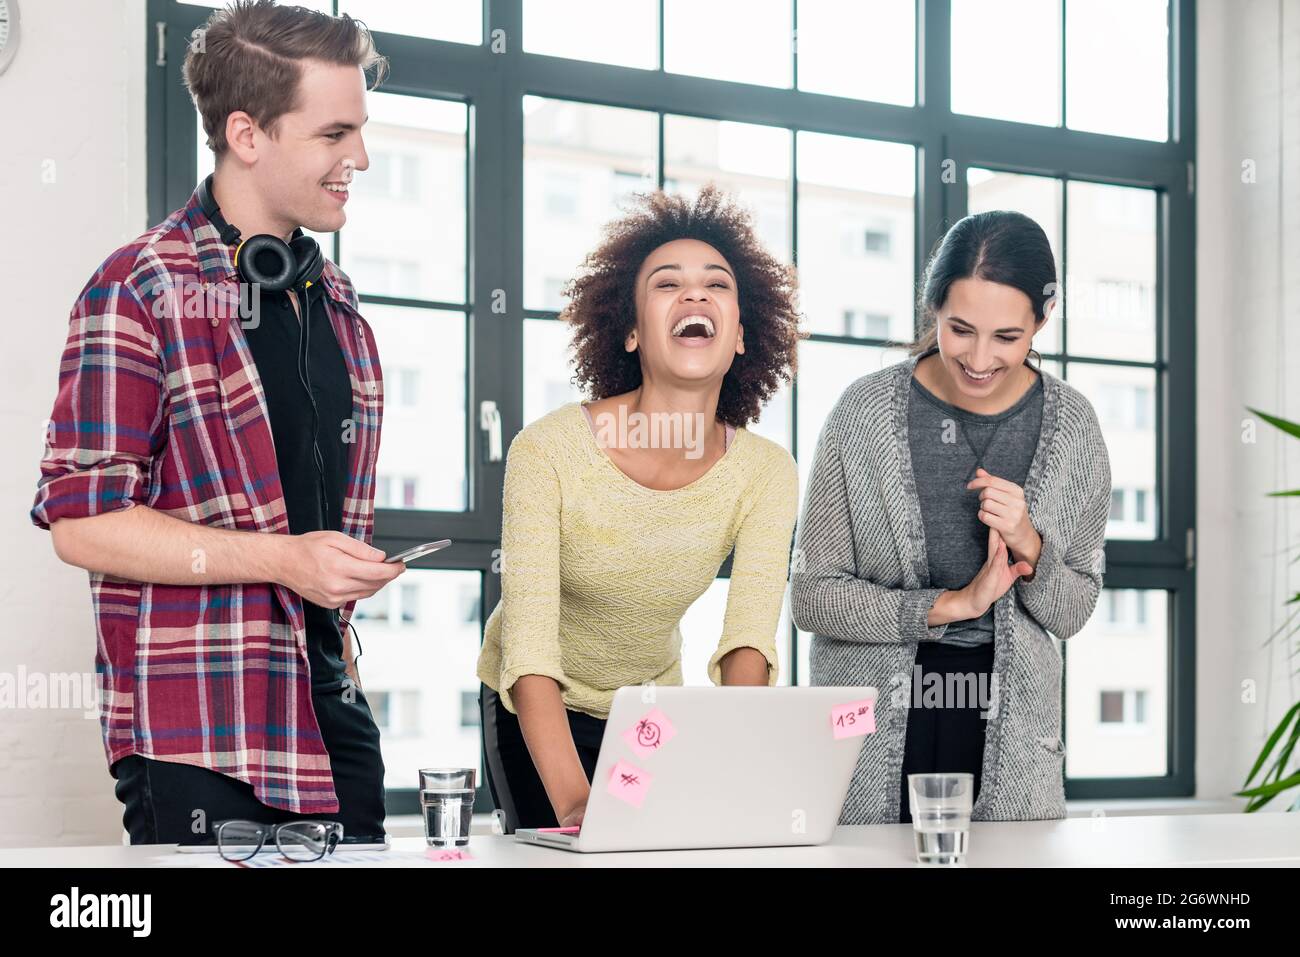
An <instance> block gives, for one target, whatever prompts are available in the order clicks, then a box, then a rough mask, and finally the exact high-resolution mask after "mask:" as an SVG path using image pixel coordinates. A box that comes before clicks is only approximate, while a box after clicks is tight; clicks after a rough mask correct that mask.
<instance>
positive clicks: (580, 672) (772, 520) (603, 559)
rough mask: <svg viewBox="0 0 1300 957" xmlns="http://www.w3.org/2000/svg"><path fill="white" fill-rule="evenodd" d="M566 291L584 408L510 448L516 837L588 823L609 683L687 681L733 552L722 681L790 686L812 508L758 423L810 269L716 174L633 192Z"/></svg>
mask: <svg viewBox="0 0 1300 957" xmlns="http://www.w3.org/2000/svg"><path fill="white" fill-rule="evenodd" d="M565 295H566V298H567V299H568V301H569V304H568V307H567V308H566V309H565V311H564V313H563V314H562V316H561V318H562V319H563V320H564V321H567V322H568V323H569V324H570V326H571V327H572V330H573V351H574V355H575V359H576V362H575V367H576V376H575V379H576V381H577V382H578V383H579V384H580V385H581V386H582V387H583V388H584V390H585V391H586V393H587V394H588V395H589V396H590V401H588V402H572V403H569V404H567V405H564V406H562V407H560V408H558V409H556V410H554V411H552V412H551V413H549V414H548V415H545V416H543V417H542V418H541V419H539V420H537V421H535V422H533V423H532V424H530V425H529V426H527V427H526V428H525V429H523V431H521V432H520V433H519V434H518V435H517V436H516V437H515V439H514V441H513V442H512V443H511V445H510V451H509V454H508V456H507V460H506V475H505V494H504V503H503V505H504V509H503V516H502V530H501V544H502V558H501V595H502V597H501V602H500V603H499V604H498V605H497V607H496V609H495V610H494V611H493V612H492V615H491V616H490V617H489V619H488V622H487V625H486V628H485V634H484V640H483V650H482V652H481V654H480V657H479V660H478V676H479V678H480V679H481V680H482V682H483V687H482V689H481V695H480V708H481V712H482V714H481V716H482V728H483V741H484V750H485V753H486V756H487V766H488V767H487V769H488V784H489V786H490V788H491V790H492V796H493V799H494V800H495V801H496V806H497V807H498V808H500V809H501V810H502V811H503V813H504V815H505V829H506V831H507V833H513V832H514V831H515V829H516V828H519V827H554V826H557V825H559V826H574V825H579V824H581V822H582V818H583V815H584V813H585V809H586V804H587V797H588V794H589V792H590V789H591V783H590V782H591V777H592V775H593V774H594V773H595V767H596V758H597V756H598V753H599V749H600V743H601V738H602V736H603V734H604V726H605V720H606V719H607V717H608V715H609V709H610V704H611V701H612V699H613V696H614V692H615V691H616V690H617V689H618V688H620V687H623V686H626V685H680V684H681V683H682V668H681V646H682V635H681V631H680V628H679V624H680V622H681V619H682V615H683V614H684V613H685V612H686V610H687V609H688V608H689V607H690V606H691V604H692V603H694V602H695V600H696V599H697V598H699V597H700V596H701V595H702V594H704V592H705V590H706V589H707V588H708V587H709V585H710V584H712V582H713V580H714V578H715V577H716V576H717V573H718V569H719V567H720V566H721V565H722V564H723V562H724V561H725V560H726V558H727V556H728V555H733V552H734V555H733V560H732V570H731V578H730V582H729V585H728V594H727V607H726V616H725V619H724V621H723V626H722V634H721V635H720V637H719V641H718V646H717V649H716V651H715V652H714V653H713V654H712V656H711V658H710V659H709V665H708V672H709V677H710V679H711V680H712V681H713V683H714V684H722V685H774V684H776V682H777V677H778V673H777V672H778V662H777V653H776V644H775V636H776V632H777V627H778V619H779V617H780V613H781V601H782V597H783V594H784V591H785V584H786V574H787V570H788V567H789V559H790V546H791V538H792V534H793V529H794V522H795V515H796V512H797V511H798V492H799V490H798V473H797V471H796V468H795V463H794V460H793V459H792V458H791V456H790V453H789V452H787V451H786V450H785V449H783V448H781V447H780V446H779V445H777V444H776V443H774V442H772V441H770V440H768V439H765V438H763V437H761V436H758V435H756V434H755V433H753V432H751V431H749V430H748V429H747V428H746V426H747V425H749V424H750V423H752V422H754V421H756V420H757V419H758V416H759V412H760V410H761V409H762V408H763V405H764V403H765V402H766V401H767V400H768V398H770V397H771V396H772V394H773V393H774V392H775V391H776V389H777V388H779V386H780V383H781V382H782V381H787V382H788V381H790V379H791V377H792V375H793V373H794V369H795V358H796V348H797V345H798V341H799V339H800V337H801V333H800V331H799V315H798V313H797V312H796V293H795V279H794V273H793V270H792V269H791V268H790V267H788V266H785V265H783V264H782V263H780V262H779V261H778V260H777V259H775V258H774V257H773V256H772V255H771V254H770V253H769V252H768V251H767V250H766V249H765V248H764V247H763V246H762V244H761V243H760V242H759V241H758V239H757V238H756V236H755V233H754V227H753V223H752V220H751V218H750V215H749V213H748V212H747V211H746V210H745V209H743V208H742V207H740V206H738V205H736V204H735V203H734V202H733V201H732V200H731V199H730V198H729V197H728V196H727V195H726V194H725V193H723V192H722V191H720V190H719V189H717V188H716V187H714V186H713V185H711V184H710V185H709V186H706V187H705V188H704V189H703V190H701V192H700V193H699V195H698V197H696V198H695V199H694V200H690V199H687V198H684V197H681V196H676V195H668V194H665V193H662V192H655V193H652V194H648V195H642V196H639V197H638V198H637V203H636V205H635V206H634V207H633V208H632V209H631V210H630V211H628V212H627V214H626V215H624V216H623V217H622V218H621V219H618V220H617V221H615V222H613V223H611V224H610V225H609V226H608V227H607V228H606V231H605V234H604V237H603V240H602V242H601V243H600V245H599V246H598V247H597V248H596V250H595V251H594V252H592V253H591V254H590V255H589V256H588V257H587V259H586V261H585V263H584V264H583V268H582V269H581V271H580V273H579V275H578V276H577V277H576V278H575V279H573V280H572V281H571V282H570V283H569V284H568V286H567V288H566V289H565Z"/></svg>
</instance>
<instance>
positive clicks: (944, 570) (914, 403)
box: [907, 375, 1043, 647]
mask: <svg viewBox="0 0 1300 957" xmlns="http://www.w3.org/2000/svg"><path fill="white" fill-rule="evenodd" d="M1042 424H1043V378H1042V376H1041V375H1040V376H1037V377H1036V378H1035V379H1034V384H1033V385H1032V386H1031V387H1030V388H1029V389H1028V391H1026V392H1025V394H1024V395H1023V396H1021V397H1020V399H1019V401H1017V402H1016V404H1015V405H1013V406H1012V407H1011V408H1009V409H1007V410H1005V411H1003V412H999V413H997V414H996V415H981V414H979V413H976V412H967V411H966V410H965V409H960V408H958V407H957V406H955V405H951V404H950V403H948V402H945V401H943V400H942V399H940V398H939V397H938V396H937V395H935V394H934V393H933V392H931V391H930V390H929V389H927V388H926V387H925V386H923V385H921V383H920V382H918V381H917V380H916V377H915V375H914V376H913V377H912V396H911V401H910V402H908V409H907V433H908V445H909V447H910V448H911V453H912V474H913V475H914V476H915V477H916V490H917V494H918V496H919V497H920V500H921V518H922V521H923V524H924V525H925V552H926V558H927V560H928V561H929V565H930V587H932V588H951V589H958V588H964V587H966V586H967V585H968V584H970V581H971V579H973V578H974V577H975V576H976V574H978V573H979V570H980V567H981V566H982V565H983V564H984V562H985V560H986V558H987V557H988V547H989V527H988V526H987V525H985V524H984V523H983V522H981V521H980V520H979V515H978V513H979V501H980V490H979V489H978V488H975V489H967V488H966V483H967V482H969V481H970V480H971V479H973V478H974V477H975V468H976V466H977V465H979V466H981V467H983V468H984V469H985V470H987V471H988V472H990V473H991V474H993V475H995V476H997V477H998V478H1004V479H1006V480H1007V481H1010V482H1015V483H1016V484H1017V485H1019V486H1021V487H1022V488H1023V487H1024V484H1025V479H1026V477H1027V476H1028V475H1029V465H1030V462H1032V461H1033V458H1034V450H1035V449H1037V448H1038V436H1039V433H1040V432H1041V430H1042ZM972 446H973V448H972ZM977 453H978V455H979V458H978V459H977V457H976V456H977ZM939 640H940V641H941V642H946V643H947V644H952V645H961V646H963V647H972V646H975V645H980V644H984V643H985V642H989V641H992V640H993V609H992V608H989V610H988V611H986V612H985V613H984V614H983V616H981V617H980V618H970V619H966V620H965V621H954V622H952V623H950V624H949V625H948V628H947V630H946V631H945V632H944V635H943V637H942V638H941V639H939Z"/></svg>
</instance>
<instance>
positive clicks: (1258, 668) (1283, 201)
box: [1196, 0, 1300, 810]
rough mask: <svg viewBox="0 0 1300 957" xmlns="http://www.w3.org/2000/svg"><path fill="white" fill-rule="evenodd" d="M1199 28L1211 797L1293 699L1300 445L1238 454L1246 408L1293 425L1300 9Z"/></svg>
mask: <svg viewBox="0 0 1300 957" xmlns="http://www.w3.org/2000/svg"><path fill="white" fill-rule="evenodd" d="M1197 17H1198V24H1197V29H1198V37H1199V39H1198V74H1199V75H1198V85H1199V88H1200V93H1199V95H1200V109H1199V112H1198V122H1199V130H1198V131H1197V137H1198V143H1199V148H1198V161H1197V176H1196V180H1197V222H1198V229H1197V233H1198V235H1197V316H1196V327H1197V357H1198V358H1197V386H1198V388H1197V392H1198V398H1197V407H1196V411H1197V417H1198V432H1199V438H1198V449H1197V468H1198V474H1199V485H1198V500H1199V504H1198V509H1197V511H1198V518H1197V524H1198V527H1199V535H1198V538H1199V543H1198V549H1197V551H1198V561H1197V572H1198V578H1197V581H1198V589H1199V593H1198V602H1197V605H1198V607H1197V639H1198V641H1197V645H1198V651H1197V654H1198V660H1197V669H1196V670H1197V687H1196V694H1197V718H1198V729H1197V734H1198V741H1197V749H1196V750H1197V793H1198V796H1201V797H1207V798H1214V797H1226V796H1228V795H1230V794H1231V792H1232V791H1234V790H1237V789H1238V788H1240V787H1241V785H1242V783H1243V782H1244V781H1245V777H1246V773H1247V772H1248V771H1249V770H1250V767H1251V765H1252V764H1253V762H1254V758H1255V755H1256V754H1257V753H1258V752H1259V749H1260V746H1261V745H1262V744H1263V742H1264V740H1265V739H1266V738H1267V736H1268V733H1269V732H1270V731H1271V730H1272V729H1273V727H1274V726H1275V725H1276V724H1277V722H1278V721H1280V720H1281V718H1282V715H1283V714H1284V713H1285V712H1286V710H1287V708H1288V707H1290V705H1291V704H1293V703H1294V702H1295V701H1296V700H1297V699H1298V698H1300V680H1297V679H1296V678H1295V677H1292V674H1291V673H1292V672H1293V671H1295V670H1296V669H1297V668H1300V658H1296V657H1293V658H1291V659H1290V660H1289V661H1288V660H1287V658H1286V652H1287V648H1288V646H1287V644H1284V643H1281V642H1279V641H1274V642H1273V643H1272V644H1267V645H1266V639H1267V638H1268V636H1269V634H1270V633H1272V632H1273V631H1274V630H1275V629H1276V628H1278V627H1279V626H1280V625H1281V624H1282V621H1283V617H1284V609H1283V606H1282V602H1283V601H1284V599H1285V598H1286V597H1289V596H1290V595H1293V594H1295V593H1296V591H1297V590H1298V589H1300V585H1298V584H1297V583H1298V582H1300V574H1297V571H1298V570H1300V568H1298V566H1296V565H1291V566H1289V568H1288V566H1287V564H1286V561H1287V559H1289V558H1294V557H1295V555H1296V554H1298V553H1300V551H1297V547H1298V546H1300V512H1298V511H1297V509H1298V508H1300V501H1297V500H1296V499H1291V500H1290V501H1287V500H1284V499H1268V498H1266V497H1265V495H1266V493H1267V492H1269V491H1274V490H1278V489H1283V488H1287V489H1293V488H1296V487H1300V441H1297V440H1295V439H1292V438H1289V437H1282V436H1281V433H1279V432H1277V431H1276V430H1275V429H1273V428H1272V427H1271V426H1268V425H1266V424H1264V423H1263V422H1262V421H1261V422H1259V423H1258V425H1259V429H1258V437H1257V441H1256V442H1255V443H1254V444H1245V443H1243V442H1242V434H1243V426H1242V422H1243V419H1246V418H1248V417H1251V416H1250V413H1249V412H1247V411H1246V406H1253V407H1255V408H1258V409H1262V410H1263V411H1265V412H1270V413H1272V414H1275V415H1280V416H1283V417H1285V418H1289V419H1291V420H1292V421H1295V420H1300V304H1298V302H1297V294H1298V293H1300V0H1240V2H1233V3H1223V2H1221V0H1201V2H1200V3H1199V4H1198V6H1197ZM1245 160H1254V162H1255V166H1256V182H1254V183H1243V182H1242V162H1243V161H1245ZM1287 547H1289V548H1291V549H1293V550H1292V551H1291V552H1290V553H1289V554H1286V555H1281V554H1277V552H1278V550H1280V549H1283V548H1287ZM1288 570H1289V572H1290V574H1289V575H1288ZM1289 646H1290V647H1291V648H1294V647H1295V646H1296V639H1295V638H1293V639H1291V642H1290V643H1289ZM1246 681H1251V682H1254V684H1255V687H1256V689H1257V690H1256V701H1255V703H1253V704H1251V703H1245V702H1243V701H1242V687H1243V682H1246ZM1295 796H1296V792H1294V791H1292V792H1291V795H1290V800H1294V799H1295ZM1237 800H1238V806H1240V799H1237ZM1273 805H1277V807H1276V810H1284V809H1285V806H1286V805H1285V804H1284V803H1282V802H1281V801H1280V799H1275V800H1274V802H1273ZM1273 805H1270V806H1269V807H1270V809H1273Z"/></svg>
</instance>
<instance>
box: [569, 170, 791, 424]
mask: <svg viewBox="0 0 1300 957" xmlns="http://www.w3.org/2000/svg"><path fill="white" fill-rule="evenodd" d="M676 239H698V240H700V241H701V242H705V243H708V244H709V245H710V246H712V247H713V248H714V249H716V250H717V251H718V252H719V253H721V254H722V256H723V257H724V258H725V259H726V260H727V262H728V263H730V265H731V268H732V269H733V270H734V271H735V275H736V290H737V295H738V297H739V304H740V321H741V323H743V325H744V327H745V351H744V353H743V354H740V355H736V356H735V357H734V358H733V360H732V363H731V368H730V369H729V370H728V371H727V374H726V376H725V377H724V378H723V380H722V391H721V394H720V396H719V397H718V413H717V417H718V419H719V420H720V421H722V422H725V423H726V424H728V425H733V426H736V427H740V426H744V425H748V424H749V423H750V422H754V421H757V419H758V415H759V412H760V411H761V410H762V407H763V404H764V403H765V402H766V401H767V400H768V399H769V398H770V397H771V396H772V394H773V393H774V392H775V391H776V390H777V388H778V387H779V385H780V383H781V382H782V381H784V382H789V381H791V379H792V378H793V376H794V372H795V368H796V356H797V348H798V342H799V340H800V339H801V338H803V337H804V335H806V334H805V333H802V332H801V331H800V329H799V318H800V317H799V314H798V312H797V311H796V302H797V291H796V289H797V287H796V280H795V272H794V269H793V267H791V266H787V265H785V264H783V263H781V262H780V261H779V260H777V259H776V258H775V257H774V256H773V255H772V254H771V253H769V252H768V251H767V250H766V249H765V248H764V247H763V245H762V243H761V242H760V241H759V239H758V237H757V236H756V235H755V233H754V224H753V221H752V219H751V217H750V214H749V212H748V211H747V210H746V209H745V208H744V207H742V206H740V205H738V204H736V203H735V202H734V201H733V200H732V199H731V198H730V197H729V196H728V194H727V193H725V192H724V191H722V190H721V189H719V188H718V187H717V186H716V185H714V184H713V183H709V184H707V185H705V186H704V188H703V189H702V190H700V193H699V195H698V196H697V197H696V199H695V200H694V202H692V201H690V200H689V199H687V198H685V197H682V196H678V195H673V194H669V193H665V192H663V191H655V192H652V193H640V194H637V195H636V196H635V197H634V202H633V204H632V207H631V208H630V210H629V211H628V212H627V213H626V215H624V216H623V217H622V218H621V219H618V220H615V221H614V222H612V223H610V224H609V225H608V226H606V227H605V231H604V236H603V238H602V241H601V243H600V245H599V246H598V247H597V248H596V250H595V251H594V252H592V253H591V254H590V255H588V256H587V258H586V260H585V261H584V262H583V265H582V269H581V270H580V272H579V274H578V276H577V277H575V278H574V279H572V280H570V281H569V283H568V284H567V285H566V286H565V287H564V290H563V292H564V295H565V297H566V298H567V299H568V300H569V304H568V306H567V307H566V308H565V309H564V311H563V312H562V313H561V314H560V318H561V319H563V320H564V321H566V322H568V323H570V324H571V325H572V327H573V346H572V348H573V352H574V357H575V364H576V369H577V371H576V373H575V375H574V380H575V381H576V382H577V383H578V384H579V385H580V386H581V387H582V388H583V389H584V390H585V391H586V392H587V393H588V395H589V396H590V397H591V398H592V399H604V398H607V397H609V396H611V395H621V394H622V393H624V392H630V391H631V390H633V389H635V388H637V387H638V386H639V385H641V358H640V354H639V352H627V351H626V350H625V349H624V347H623V346H624V343H625V342H626V340H627V337H628V334H629V333H631V332H632V330H633V329H634V328H636V300H635V294H636V277H637V273H638V272H639V271H640V269H641V265H642V263H644V262H645V260H646V257H647V256H649V255H650V254H651V253H652V252H654V251H655V250H656V249H658V248H659V247H660V246H662V245H664V244H665V243H669V242H672V241H673V240H676Z"/></svg>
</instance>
